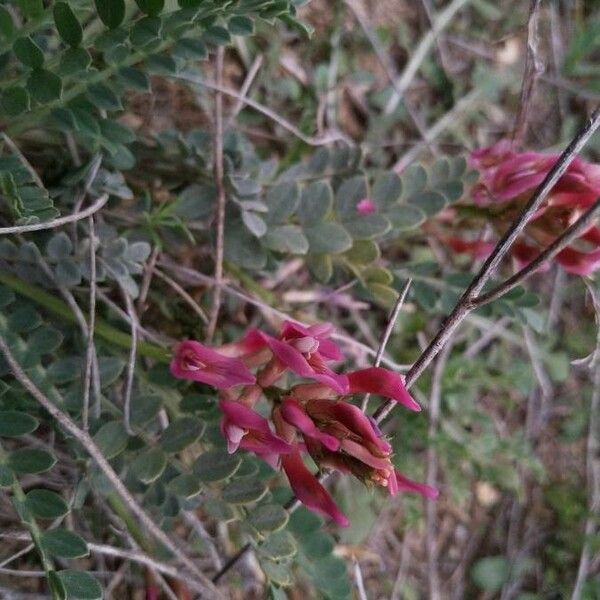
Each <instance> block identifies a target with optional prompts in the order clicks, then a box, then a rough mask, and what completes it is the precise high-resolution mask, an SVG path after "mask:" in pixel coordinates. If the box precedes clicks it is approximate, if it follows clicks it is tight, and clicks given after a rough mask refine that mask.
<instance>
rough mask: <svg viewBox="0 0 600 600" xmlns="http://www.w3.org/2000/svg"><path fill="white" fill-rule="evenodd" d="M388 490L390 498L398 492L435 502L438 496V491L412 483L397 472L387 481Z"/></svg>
mask: <svg viewBox="0 0 600 600" xmlns="http://www.w3.org/2000/svg"><path fill="white" fill-rule="evenodd" d="M388 488H389V490H390V494H391V495H392V496H395V495H396V494H397V493H398V492H414V493H415V494H421V496H423V497H424V498H429V499H430V500H435V499H436V498H437V497H438V496H439V494H440V493H439V492H438V490H436V489H435V488H433V487H431V486H430V485H427V484H426V483H419V482H418V481H413V480H412V479H409V478H408V477H406V476H404V475H402V473H400V471H397V470H396V471H394V474H393V476H392V477H390V479H389V480H388Z"/></svg>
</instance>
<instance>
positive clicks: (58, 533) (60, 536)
mask: <svg viewBox="0 0 600 600" xmlns="http://www.w3.org/2000/svg"><path fill="white" fill-rule="evenodd" d="M41 541H42V546H43V547H44V549H45V550H46V551H47V552H48V553H49V554H52V555H53V556H58V557H60V558H82V557H83V556H87V555H88V554H89V553H90V550H89V548H88V545H87V543H86V541H85V540H84V539H83V538H82V537H81V536H79V535H77V534H76V533H73V532H72V531H69V530H68V529H62V528H58V529H49V530H47V531H44V533H43V534H42V540H41Z"/></svg>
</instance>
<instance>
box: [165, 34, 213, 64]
mask: <svg viewBox="0 0 600 600" xmlns="http://www.w3.org/2000/svg"><path fill="white" fill-rule="evenodd" d="M173 55H174V56H176V57H177V58H181V59H182V60H204V59H205V58H207V57H208V50H207V48H206V44H205V43H204V42H203V41H202V40H200V39H197V38H187V37H184V38H181V39H179V40H177V43H176V44H175V48H174V49H173Z"/></svg>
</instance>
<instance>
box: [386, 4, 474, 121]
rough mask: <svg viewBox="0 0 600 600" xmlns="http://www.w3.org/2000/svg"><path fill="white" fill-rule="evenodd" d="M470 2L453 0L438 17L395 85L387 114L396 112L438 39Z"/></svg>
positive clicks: (387, 105)
mask: <svg viewBox="0 0 600 600" xmlns="http://www.w3.org/2000/svg"><path fill="white" fill-rule="evenodd" d="M468 2H469V0H453V2H451V3H450V4H449V5H448V6H447V7H446V8H445V9H444V10H443V11H442V12H441V13H440V14H439V15H438V17H437V19H436V20H435V22H434V24H433V27H432V28H431V29H430V30H429V31H428V32H427V33H426V34H425V35H424V36H423V38H422V39H421V41H420V42H419V45H418V46H417V48H416V49H415V51H414V52H413V54H412V56H411V58H410V60H409V61H408V63H407V65H406V66H405V67H404V71H403V72H402V75H400V78H399V79H398V80H397V82H396V84H395V85H394V93H393V94H392V97H391V98H390V99H389V101H388V103H387V104H386V106H385V110H384V112H385V114H386V115H389V114H391V113H393V112H394V111H395V110H396V107H397V106H398V104H399V103H400V100H402V97H403V96H404V94H405V93H406V90H408V88H409V87H410V84H411V83H412V80H413V79H414V77H415V75H416V74H417V71H418V70H419V68H420V67H421V65H422V64H423V61H424V60H425V58H426V57H427V54H428V52H429V50H430V49H431V47H432V46H433V44H434V42H435V39H436V37H437V36H438V35H439V34H440V32H442V31H443V30H444V29H445V28H446V27H447V26H448V25H449V24H450V21H452V19H453V18H454V15H456V13H457V12H458V11H459V10H460V9H461V8H462V7H463V6H465V5H466V4H467V3H468Z"/></svg>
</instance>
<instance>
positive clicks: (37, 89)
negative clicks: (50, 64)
mask: <svg viewBox="0 0 600 600" xmlns="http://www.w3.org/2000/svg"><path fill="white" fill-rule="evenodd" d="M27 89H28V90H29V93H30V94H31V95H32V96H33V98H34V99H35V100H37V101H38V102H39V103H40V104H47V103H49V102H52V101H53V100H56V99H58V98H60V96H61V94H62V81H61V79H60V77H59V76H58V75H55V74H54V73H52V72H51V71H47V70H46V69H34V70H33V71H32V72H31V75H30V76H29V78H28V79H27Z"/></svg>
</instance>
